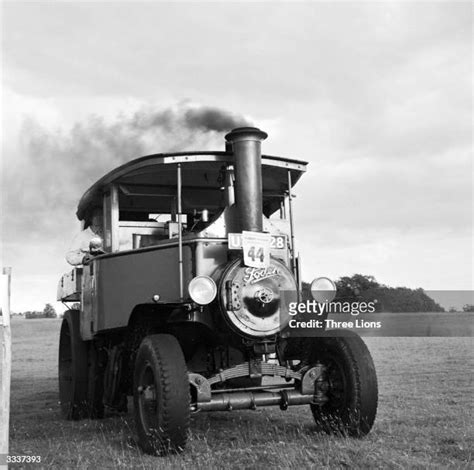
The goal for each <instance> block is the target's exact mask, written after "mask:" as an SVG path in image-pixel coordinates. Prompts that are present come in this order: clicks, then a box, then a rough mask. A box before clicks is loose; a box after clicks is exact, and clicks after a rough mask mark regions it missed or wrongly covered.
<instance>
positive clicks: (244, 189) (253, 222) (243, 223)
mask: <svg viewBox="0 0 474 470" xmlns="http://www.w3.org/2000/svg"><path fill="white" fill-rule="evenodd" d="M267 137H268V135H267V134H266V133H265V132H263V131H261V130H260V129H257V128H256V127H239V128H237V129H234V130H232V131H231V132H230V133H229V134H227V135H226V136H225V139H226V141H227V142H228V143H230V144H232V148H233V152H234V167H235V203H236V206H237V211H238V214H239V219H240V220H239V222H240V230H248V231H250V232H261V231H262V230H263V222H262V218H263V214H262V152H261V142H262V140H265V139H266V138H267Z"/></svg>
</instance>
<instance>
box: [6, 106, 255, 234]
mask: <svg viewBox="0 0 474 470" xmlns="http://www.w3.org/2000/svg"><path fill="white" fill-rule="evenodd" d="M241 125H249V120H248V119H246V118H245V117H243V116H238V115H234V114H232V113H230V112H229V111H226V110H224V109H220V108H216V107H210V106H198V105H194V104H191V103H189V102H182V103H179V104H177V105H176V106H174V107H170V108H165V109H154V108H151V107H143V108H140V109H138V110H137V111H135V112H133V113H130V114H128V115H123V114H122V115H120V116H118V117H117V118H115V119H113V120H109V121H106V120H105V119H104V118H102V117H100V116H97V115H96V116H91V117H90V118H89V119H87V120H85V121H83V122H79V123H77V124H75V125H74V126H73V127H72V128H71V129H70V130H68V131H65V130H61V129H57V130H51V129H50V128H47V127H44V126H42V125H41V124H40V123H39V122H38V121H37V120H36V119H33V118H26V119H25V120H24V122H23V125H22V126H21V129H20V135H19V141H20V151H19V152H18V154H17V155H16V158H15V159H11V158H10V159H9V164H8V166H6V167H5V171H4V181H3V188H4V195H5V198H4V207H5V213H4V217H5V218H6V220H8V221H9V223H8V224H7V226H6V227H5V231H4V235H5V238H6V239H7V240H8V239H9V237H10V236H13V234H16V236H18V234H25V235H23V236H26V231H25V229H26V228H28V237H30V238H31V237H32V236H34V235H38V236H41V235H42V236H46V235H47V234H49V233H52V232H53V231H54V229H55V227H56V226H57V221H58V220H60V218H61V217H63V216H65V214H66V213H67V212H73V211H74V206H75V204H76V202H77V201H78V199H79V197H80V196H81V195H82V193H83V192H84V191H85V190H86V189H87V188H88V187H89V186H90V185H91V184H93V183H94V182H95V181H96V180H97V179H98V178H100V177H101V176H102V175H103V174H104V173H106V172H107V171H110V170H111V169H113V168H114V167H116V166H117V165H120V164H122V163H124V162H126V161H128V160H131V159H133V158H137V157H140V156H142V155H146V154H149V153H157V152H172V151H182V150H196V149H216V148H217V149H223V148H224V145H223V139H222V133H223V132H225V131H229V130H231V129H232V128H234V127H238V126H241ZM18 214H22V216H21V217H17V215H18ZM27 214H31V217H28V216H27ZM33 218H34V223H32V219H33ZM20 236H21V235H20Z"/></svg>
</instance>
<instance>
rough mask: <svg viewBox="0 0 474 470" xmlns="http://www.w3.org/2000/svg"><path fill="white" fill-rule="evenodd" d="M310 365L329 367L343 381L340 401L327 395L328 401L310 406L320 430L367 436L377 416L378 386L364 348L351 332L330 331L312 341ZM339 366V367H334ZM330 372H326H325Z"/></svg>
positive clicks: (369, 356)
mask: <svg viewBox="0 0 474 470" xmlns="http://www.w3.org/2000/svg"><path fill="white" fill-rule="evenodd" d="M309 357H310V360H309V362H310V364H314V363H315V362H316V361H318V360H319V361H320V362H322V363H323V364H328V363H329V364H331V363H332V365H333V366H332V369H330V370H334V371H336V372H335V373H334V376H335V377H336V378H337V377H338V376H340V377H341V378H342V381H341V382H342V384H343V386H342V390H343V393H342V399H341V398H340V399H339V400H338V399H337V398H336V396H335V395H334V396H331V388H329V390H328V391H327V392H326V393H327V395H328V397H329V401H328V402H327V403H326V404H325V405H323V406H318V405H310V406H311V411H312V413H313V417H314V420H315V422H316V425H317V428H318V430H319V431H323V432H326V433H329V434H342V435H346V436H352V437H361V436H364V435H366V434H367V433H368V432H369V431H370V430H371V428H372V425H373V423H374V421H375V416H376V414H377V402H378V385H377V375H376V372H375V367H374V363H373V360H372V357H371V355H370V352H369V350H368V349H367V346H366V345H365V343H364V342H363V341H362V339H361V338H360V336H359V335H357V334H356V333H353V332H351V331H346V330H344V331H341V330H331V331H329V332H328V336H327V337H320V338H317V339H312V340H311V345H310V350H309ZM335 364H338V366H335V367H334V365H335ZM328 372H329V371H328Z"/></svg>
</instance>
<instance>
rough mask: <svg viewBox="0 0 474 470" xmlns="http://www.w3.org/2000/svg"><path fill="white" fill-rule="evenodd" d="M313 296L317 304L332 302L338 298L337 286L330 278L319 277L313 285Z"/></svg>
mask: <svg viewBox="0 0 474 470" xmlns="http://www.w3.org/2000/svg"><path fill="white" fill-rule="evenodd" d="M310 289H311V295H312V296H313V299H314V300H316V302H319V303H323V302H331V301H332V300H333V299H334V297H336V284H335V283H334V282H333V281H332V280H331V279H329V278H328V277H318V278H316V279H315V280H314V281H313V282H312V283H311V287H310Z"/></svg>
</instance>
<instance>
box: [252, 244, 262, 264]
mask: <svg viewBox="0 0 474 470" xmlns="http://www.w3.org/2000/svg"><path fill="white" fill-rule="evenodd" d="M248 257H249V258H252V261H255V258H257V259H259V260H260V261H261V262H262V263H263V261H264V260H265V254H264V251H263V248H259V249H258V250H255V247H254V246H251V247H250V249H249V252H248Z"/></svg>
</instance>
